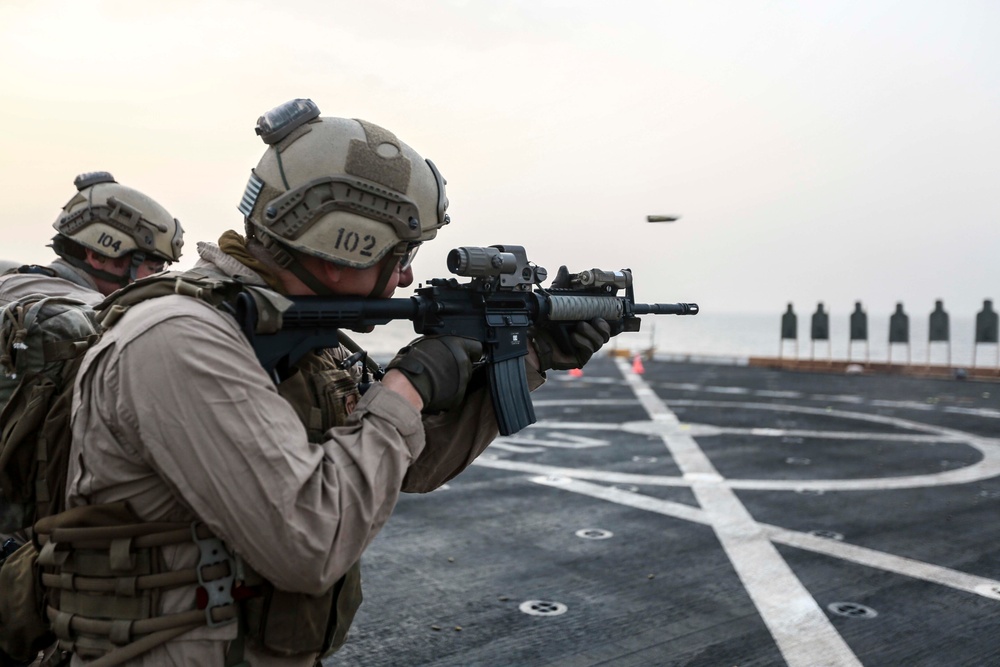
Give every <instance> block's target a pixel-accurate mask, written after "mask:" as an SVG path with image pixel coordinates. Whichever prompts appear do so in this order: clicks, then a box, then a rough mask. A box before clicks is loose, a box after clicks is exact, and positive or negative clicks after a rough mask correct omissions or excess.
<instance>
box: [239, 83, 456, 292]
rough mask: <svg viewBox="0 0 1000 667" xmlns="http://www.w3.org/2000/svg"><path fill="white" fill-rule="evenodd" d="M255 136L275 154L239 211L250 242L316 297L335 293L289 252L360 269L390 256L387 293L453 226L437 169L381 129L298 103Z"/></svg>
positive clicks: (256, 174) (268, 119)
mask: <svg viewBox="0 0 1000 667" xmlns="http://www.w3.org/2000/svg"><path fill="white" fill-rule="evenodd" d="M256 131H257V134H258V135H260V137H261V139H263V141H264V143H265V144H267V145H268V148H267V151H266V152H265V153H264V156H263V157H262V158H261V160H260V162H259V163H258V164H257V167H256V168H255V169H253V170H252V171H251V173H250V180H249V182H248V183H247V187H246V190H245V192H244V195H243V199H242V201H241V202H240V205H239V210H240V212H242V213H243V216H244V218H245V219H246V226H247V236H248V237H251V238H257V239H258V240H259V241H260V242H261V243H263V245H264V246H265V247H266V248H267V249H268V251H269V252H270V253H271V255H272V256H273V257H274V258H275V259H276V260H277V261H278V263H279V264H280V265H281V266H282V267H284V268H287V269H288V270H290V271H292V272H293V273H295V275H296V276H297V277H298V278H299V279H300V280H302V281H303V282H305V283H306V284H307V285H309V287H310V288H312V289H313V290H314V291H316V292H317V293H320V294H326V293H329V291H328V290H327V289H326V288H325V287H324V286H323V285H322V284H320V283H319V281H318V280H316V279H315V278H314V277H313V276H312V275H311V274H310V273H309V272H308V271H307V270H306V269H305V267H303V266H302V264H300V263H299V262H298V261H297V260H296V259H295V256H294V253H290V252H288V249H291V250H293V251H297V252H299V253H303V254H306V255H311V256H313V257H318V258H320V259H323V260H325V261H329V262H333V263H336V264H340V265H343V266H348V267H351V268H356V269H364V268H368V267H371V266H374V265H376V264H377V263H378V262H379V261H381V260H382V258H383V257H385V256H386V255H388V254H390V253H391V254H392V255H393V256H395V258H396V261H391V262H386V263H385V266H384V268H383V270H382V277H381V278H380V280H379V285H377V286H376V290H375V291H380V290H381V287H382V286H384V285H385V281H387V280H388V277H389V276H390V275H391V272H392V271H394V270H396V267H397V266H398V265H400V264H403V265H405V264H406V263H408V262H409V260H410V259H412V255H413V253H414V252H415V250H416V248H417V247H418V246H419V245H420V244H421V243H423V242H424V241H429V240H430V239H433V238H434V237H435V236H436V235H437V230H438V229H440V228H441V227H442V226H444V225H446V224H448V222H450V218H449V216H448V214H447V213H446V210H447V208H448V198H447V196H446V194H445V180H444V178H443V177H442V176H441V173H440V172H439V171H438V170H437V167H435V166H434V163H433V162H431V161H430V160H425V159H423V158H422V157H420V155H419V154H417V152H416V151H414V150H413V149H412V148H410V147H409V146H408V145H406V144H405V143H403V142H402V141H400V140H399V139H397V138H396V136H395V135H394V134H393V133H392V132H389V131H388V130H386V129H384V128H381V127H379V126H378V125H374V124H372V123H369V122H366V121H363V120H356V119H347V118H333V117H327V116H320V110H319V108H318V107H317V106H316V104H315V103H313V101H312V100H308V99H295V100H292V101H290V102H286V103H285V104H282V105H280V106H278V107H275V108H274V109H272V110H270V111H268V112H267V113H265V114H264V115H263V116H261V117H260V118H259V119H258V120H257V128H256ZM375 291H373V294H374V293H375Z"/></svg>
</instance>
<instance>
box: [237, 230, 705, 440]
mask: <svg viewBox="0 0 1000 667" xmlns="http://www.w3.org/2000/svg"><path fill="white" fill-rule="evenodd" d="M447 261H448V270H449V271H451V272H452V273H454V274H456V275H458V276H462V277H466V278H471V279H472V280H471V281H469V282H467V283H459V282H458V280H456V279H455V278H435V279H433V280H430V281H428V282H427V284H426V285H421V286H420V287H418V288H417V289H416V290H415V292H416V294H415V295H414V296H412V297H409V298H396V299H371V298H341V297H318V296H308V297H292V298H291V301H292V305H291V306H290V307H289V308H288V309H287V310H285V311H283V312H282V313H281V324H280V329H279V330H278V331H275V332H274V333H264V334H262V333H261V332H260V328H259V327H258V326H257V324H258V316H257V310H256V303H255V301H254V299H253V298H252V297H251V296H249V295H248V294H246V293H243V294H240V296H239V297H238V300H237V304H236V311H237V312H236V316H237V319H238V320H239V321H240V325H241V326H242V328H243V331H244V333H245V334H246V335H247V338H248V339H249V340H250V342H251V344H252V345H253V348H254V351H255V352H256V353H257V358H258V359H259V360H260V363H261V365H262V366H263V367H264V369H265V370H266V371H267V372H268V373H269V374H271V375H272V377H274V378H276V379H277V378H282V377H285V376H286V375H287V373H288V371H289V370H290V369H291V368H292V367H293V366H294V365H295V363H296V362H297V361H298V360H299V359H300V358H301V357H302V355H304V354H306V353H307V352H309V351H310V350H317V349H322V348H328V347H336V346H337V345H339V344H341V343H346V340H345V338H346V337H345V336H342V335H341V334H340V332H339V330H340V329H350V330H353V331H360V332H368V331H371V330H372V328H373V327H374V326H377V325H380V324H386V323H388V322H390V321H391V320H399V319H406V320H411V321H412V322H413V330H414V331H415V332H416V333H418V334H422V335H454V336H465V337H468V338H474V339H476V340H479V341H481V342H482V343H483V348H484V351H485V355H484V362H485V366H486V368H487V373H488V380H489V388H490V395H491V396H492V398H493V408H494V412H495V413H496V417H497V425H498V426H499V427H500V434H501V435H510V434H512V433H517V432H518V431H520V430H521V429H523V428H524V427H526V426H528V425H529V424H533V423H534V422H535V411H534V408H533V407H532V404H531V396H530V395H529V393H528V381H527V376H526V374H525V370H524V361H523V357H524V356H525V355H527V354H528V329H529V328H530V327H531V326H533V325H542V324H545V323H547V322H575V321H579V320H590V319H593V318H595V317H600V318H603V319H604V320H607V322H608V323H609V324H610V325H611V333H612V335H617V334H619V333H621V332H623V331H638V330H639V324H640V320H639V317H638V316H639V315H696V314H697V313H698V305H697V304H694V303H653V304H643V303H636V302H635V298H634V295H633V289H632V272H631V271H630V270H628V269H622V270H621V271H602V270H600V269H591V270H589V271H583V272H581V273H576V274H570V273H569V272H568V271H566V267H561V268H560V270H559V274H558V275H557V277H556V279H555V280H554V281H553V286H550V287H548V288H542V287H541V283H542V282H543V281H544V280H545V279H546V278H547V277H548V272H547V271H546V270H545V269H544V268H542V267H540V266H537V265H535V264H533V263H531V262H529V261H528V257H527V255H526V253H525V251H524V248H523V247H521V246H513V245H494V246H490V247H486V248H481V247H462V248H456V249H454V250H452V251H451V252H450V253H449V254H448V260H447ZM557 285H558V286H557ZM622 290H624V295H623V296H619V295H618V292H620V291H622ZM353 351H354V352H355V354H354V355H352V356H351V357H350V358H348V359H347V360H346V361H347V363H348V364H353V363H357V362H358V361H359V360H361V359H362V358H363V356H364V355H365V353H364V351H363V350H360V349H355V350H353ZM376 368H377V366H376ZM376 379H378V377H376Z"/></svg>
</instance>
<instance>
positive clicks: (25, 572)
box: [0, 542, 55, 663]
mask: <svg viewBox="0 0 1000 667" xmlns="http://www.w3.org/2000/svg"><path fill="white" fill-rule="evenodd" d="M37 559H38V550H37V549H36V548H35V545H34V544H32V543H31V542H28V543H27V544H22V545H21V546H20V548H18V550H17V551H15V552H14V553H13V554H11V555H10V557H9V558H8V559H7V560H6V562H5V563H4V564H3V566H2V567H0V651H2V653H0V663H2V662H3V657H2V656H4V654H6V657H9V658H11V659H13V660H15V661H17V662H24V663H27V662H31V661H32V660H34V658H35V656H36V655H38V652H39V651H41V650H42V649H44V648H45V647H46V646H50V645H51V644H52V642H53V641H55V636H54V635H53V634H52V629H51V628H50V626H49V623H48V621H47V620H46V619H45V617H44V608H45V607H44V605H45V603H44V597H43V592H42V587H41V582H40V581H39V579H38V567H37V565H36V561H37Z"/></svg>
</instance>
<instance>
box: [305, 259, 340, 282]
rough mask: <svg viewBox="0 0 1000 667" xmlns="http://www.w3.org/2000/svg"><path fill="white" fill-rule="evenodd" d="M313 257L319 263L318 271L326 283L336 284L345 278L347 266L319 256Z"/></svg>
mask: <svg viewBox="0 0 1000 667" xmlns="http://www.w3.org/2000/svg"><path fill="white" fill-rule="evenodd" d="M311 259H315V261H316V263H317V264H318V265H319V266H318V269H317V272H318V273H319V275H320V277H321V278H322V279H323V282H324V283H326V284H328V285H335V284H337V283H339V282H340V281H341V280H343V279H344V269H345V268H346V267H343V266H340V265H339V264H334V263H333V262H326V261H323V260H321V259H319V258H311Z"/></svg>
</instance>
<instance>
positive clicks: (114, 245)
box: [97, 232, 122, 252]
mask: <svg viewBox="0 0 1000 667" xmlns="http://www.w3.org/2000/svg"><path fill="white" fill-rule="evenodd" d="M97 242H98V243H100V244H101V245H102V246H104V247H105V248H111V249H112V250H114V251H115V252H119V251H120V250H121V249H122V242H121V241H120V240H116V239H115V237H113V236H111V235H110V234H106V233H104V232H101V235H100V236H99V237H98V238H97Z"/></svg>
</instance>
